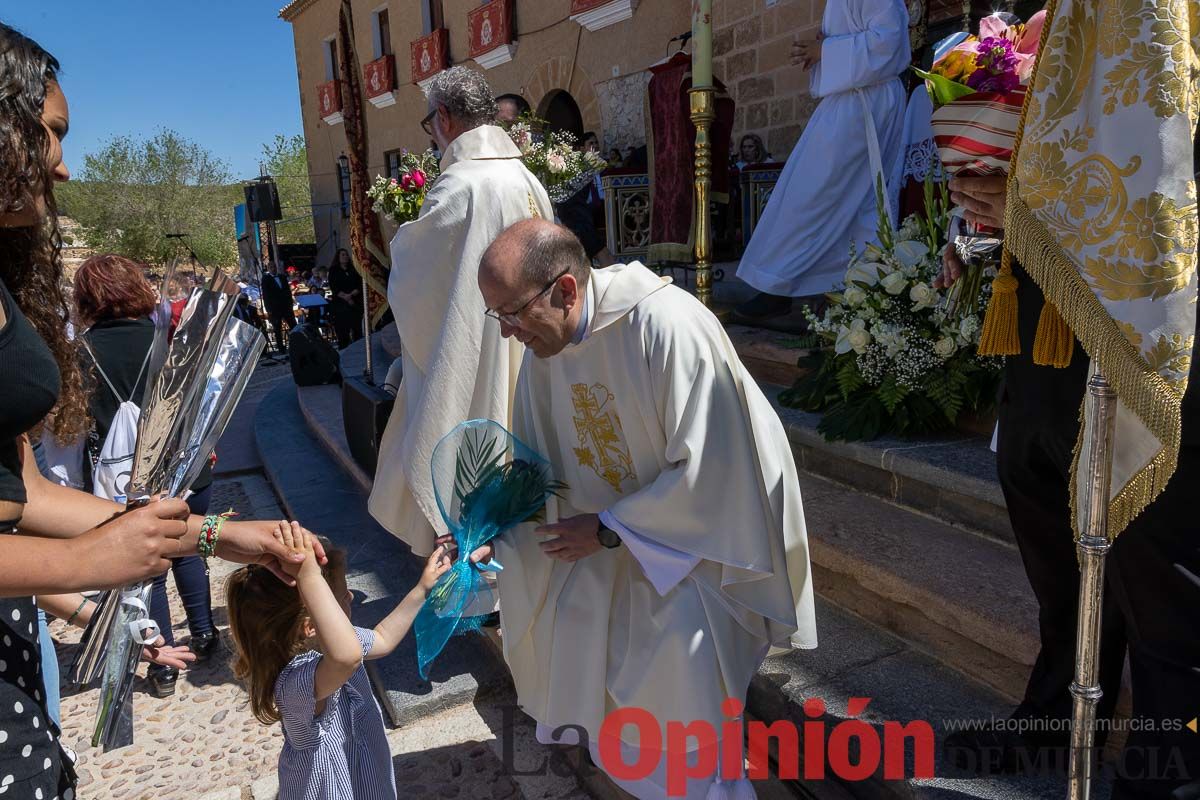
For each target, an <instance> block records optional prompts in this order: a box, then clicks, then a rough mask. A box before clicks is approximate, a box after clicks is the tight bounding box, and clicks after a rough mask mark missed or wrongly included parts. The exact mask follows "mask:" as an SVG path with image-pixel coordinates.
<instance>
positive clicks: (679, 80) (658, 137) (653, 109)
mask: <svg viewBox="0 0 1200 800" xmlns="http://www.w3.org/2000/svg"><path fill="white" fill-rule="evenodd" d="M650 72H651V74H652V75H653V77H652V78H651V79H650V85H649V86H648V87H647V89H646V92H647V102H646V106H647V114H646V127H647V132H646V133H647V135H646V144H647V148H646V149H647V155H648V158H649V169H650V193H651V200H650V203H651V211H650V250H649V253H648V255H647V260H648V261H650V262H652V263H659V262H664V261H675V262H680V263H691V261H692V260H693V251H694V249H695V243H696V232H695V214H694V213H693V208H694V206H695V193H694V189H693V175H694V170H695V164H696V126H695V125H693V124H692V119H691V103H690V101H689V99H688V91H689V90H690V89H691V88H692V59H691V56H690V55H689V54H687V53H682V52H680V53H676V54H675V55H674V56H672V57H671V58H669V59H667V60H666V61H664V62H662V63H661V64H656V65H654V66H652V67H651V68H650ZM713 83H714V84H715V88H716V90H717V98H716V112H717V119H716V121H715V122H714V123H713V125H712V128H711V129H710V131H709V141H710V142H711V143H712V163H713V170H712V194H711V197H712V199H713V200H714V201H716V202H719V203H727V202H729V185H730V184H729V170H728V169H727V168H726V165H727V163H728V161H729V147H730V143H731V141H732V139H733V109H734V102H733V98H731V97H730V96H729V95H728V94H727V93H726V91H725V85H724V84H723V83H721V82H720V81H718V80H714V81H713Z"/></svg>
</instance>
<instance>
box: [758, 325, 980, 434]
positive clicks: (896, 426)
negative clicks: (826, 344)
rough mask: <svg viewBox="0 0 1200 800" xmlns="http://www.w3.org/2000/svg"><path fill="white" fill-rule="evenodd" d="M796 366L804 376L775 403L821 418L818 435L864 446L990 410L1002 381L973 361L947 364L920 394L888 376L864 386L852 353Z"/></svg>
mask: <svg viewBox="0 0 1200 800" xmlns="http://www.w3.org/2000/svg"><path fill="white" fill-rule="evenodd" d="M799 365H800V366H801V367H803V368H806V369H807V370H808V372H807V374H805V375H804V377H802V378H800V379H799V380H798V381H796V383H795V385H793V386H792V387H791V388H790V389H788V390H786V391H784V392H782V393H781V394H780V395H779V402H780V403H782V404H783V405H785V406H788V407H789V408H799V409H801V410H803V411H808V412H810V413H823V415H824V416H823V417H822V419H821V422H820V424H819V425H818V426H817V430H818V431H820V433H821V435H822V436H824V437H825V438H826V439H829V440H843V441H867V440H870V439H875V438H877V437H879V436H882V435H884V434H891V435H896V436H902V437H907V436H921V435H926V434H931V433H939V432H942V431H946V430H949V429H951V428H953V427H954V425H955V423H956V422H957V421H958V417H959V415H960V414H962V413H963V412H964V411H972V412H975V413H981V412H985V411H987V410H989V409H990V408H991V407H992V405H993V403H994V402H995V397H996V390H997V388H998V387H999V382H1000V373H999V370H998V369H996V365H995V364H991V363H987V362H984V361H981V360H979V359H976V358H969V359H968V358H960V359H955V360H952V361H950V362H947V364H946V365H945V368H944V369H941V370H935V371H933V372H931V373H929V375H928V376H926V379H925V381H924V383H923V384H922V386H921V387H920V388H919V390H911V389H908V388H905V387H904V386H901V385H900V384H899V383H898V382H897V381H896V379H895V377H894V376H892V375H888V376H886V377H885V378H884V379H883V381H882V382H881V383H880V384H879V385H878V386H871V385H868V383H867V382H866V381H865V380H864V379H863V377H862V375H861V373H860V372H859V370H858V361H857V359H856V357H855V354H854V353H853V352H849V353H843V354H842V355H838V354H836V353H835V352H834V351H833V350H832V349H829V348H827V349H825V350H819V351H814V352H813V353H811V354H809V355H807V356H805V357H803V358H801V359H800V362H799Z"/></svg>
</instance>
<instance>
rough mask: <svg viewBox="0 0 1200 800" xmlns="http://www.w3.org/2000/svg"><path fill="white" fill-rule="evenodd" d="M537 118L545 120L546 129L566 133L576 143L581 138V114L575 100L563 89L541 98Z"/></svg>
mask: <svg viewBox="0 0 1200 800" xmlns="http://www.w3.org/2000/svg"><path fill="white" fill-rule="evenodd" d="M538 116H539V117H541V118H542V119H544V120H546V127H547V128H548V129H549V130H551V131H566V132H567V133H570V134H572V135H573V136H574V137H575V140H576V141H579V140H581V139H582V138H583V114H582V113H581V112H580V111H579V104H578V103H576V102H575V98H574V97H571V93H570V92H568V91H566V90H565V89H555V90H553V91H552V92H550V93H549V94H547V95H546V96H545V97H544V98H542V102H541V103H540V104H539V106H538Z"/></svg>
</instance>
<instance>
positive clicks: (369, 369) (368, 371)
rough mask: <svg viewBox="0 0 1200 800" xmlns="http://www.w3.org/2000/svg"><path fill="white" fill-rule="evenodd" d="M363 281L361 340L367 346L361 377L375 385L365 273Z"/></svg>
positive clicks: (369, 308) (370, 384) (369, 310)
mask: <svg viewBox="0 0 1200 800" xmlns="http://www.w3.org/2000/svg"><path fill="white" fill-rule="evenodd" d="M362 281H363V290H362V291H363V294H362V302H363V323H362V326H363V342H364V343H365V344H366V346H367V366H366V368H365V369H364V370H363V377H364V378H366V379H367V385H368V386H374V385H375V365H374V363H373V359H372V356H371V304H370V303H369V302H368V298H369V295H368V294H367V293H368V292H369V291H370V287H369V286H367V273H366V272H364V273H363V276H362Z"/></svg>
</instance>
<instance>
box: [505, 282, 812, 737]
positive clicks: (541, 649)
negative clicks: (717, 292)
mask: <svg viewBox="0 0 1200 800" xmlns="http://www.w3.org/2000/svg"><path fill="white" fill-rule="evenodd" d="M587 291H588V293H589V295H590V302H591V304H592V305H591V308H592V313H591V315H590V319H589V320H588V323H587V328H586V330H585V334H584V338H583V340H582V341H581V342H580V343H578V344H575V345H571V346H569V347H567V348H566V349H565V350H563V351H562V352H561V353H559V354H558V355H556V356H554V357H552V358H548V359H537V358H535V357H534V356H533V355H532V353H526V355H525V359H524V363H523V366H522V370H521V377H520V380H519V383H518V387H517V395H516V400H515V408H514V416H513V425H514V433H516V435H517V436H518V438H520V439H522V440H523V441H524V442H526V443H527V444H529V445H530V446H532V447H534V448H535V449H536V450H538V451H539V452H540V453H542V455H544V456H546V457H547V458H548V459H549V460H550V462H551V463H552V465H553V469H554V474H555V477H556V478H558V479H560V480H562V481H565V482H566V483H567V485H568V489H567V490H566V491H565V492H564V493H563V497H562V498H561V499H556V498H551V501H550V502H549V503H548V504H547V519H548V521H551V522H553V521H556V520H558V519H563V518H566V517H571V516H575V515H577V514H584V513H601V512H606V518H612V519H614V520H616V521H617V522H618V523H619V524H620V526H621V527H622V528H623V529H627V531H629V532H632V533H633V534H634V535H635V537H636V540H637V541H636V542H634V547H633V548H632V549H631V547H630V546H629V545H628V544H627V545H626V546H623V547H618V548H615V549H612V550H602V551H600V552H599V553H596V554H594V555H592V556H589V557H587V558H585V559H582V560H580V561H578V562H575V563H573V564H567V563H564V562H561V561H556V560H552V559H550V558H548V557H546V556H545V555H544V554H543V553H542V552H541V550H540V549H539V548H538V540H539V538H540V537H538V536H536V535H535V534H534V533H533V526H528V525H527V526H522V527H520V528H517V529H514V530H511V531H509V532H508V533H506V534H505V535H504V536H503V537H501V539H499V540H497V541H498V544H497V558H499V560H500V561H501V563H503V564H504V566H505V569H504V571H503V572H501V573H499V575H498V586H499V590H500V613H501V626H502V630H503V632H504V635H503V641H504V651H505V657H506V659H507V660H508V663H509V666H510V668H511V670H512V674H513V679H514V681H515V683H516V686H517V691H518V697H519V700H520V702H521V704H522V706H523V707H524V708H525V710H526V711H527V712H528V713H529V714H530V715H531V716H533V717H534V719H536V720H537V721H538V722H539V723H542V724H543V725H548V726H551V727H557V726H560V725H580V726H582V727H583V728H584V729H585V730H587V732H588V734H589V736H591V737H592V740H593V741H596V740H597V739H598V734H599V731H600V727H601V724H602V722H603V719H604V717H605V715H606V714H608V713H609V712H611V711H613V710H614V709H616V708H618V707H629V706H636V707H640V708H643V709H646V710H648V711H650V712H651V713H652V714H654V716H655V717H656V719H658V720H659V722H660V725H664V726H665V724H666V723H667V722H668V721H680V722H690V721H695V720H706V721H708V722H710V723H711V724H713V725H714V726H715V729H716V730H720V724H721V722H722V721H723V720H724V719H725V717H724V716H723V715H722V712H721V709H720V704H721V702H722V701H723V700H725V699H726V698H728V697H733V698H736V699H738V700H740V701H743V702H744V701H745V698H746V691H747V689H748V687H749V683H750V679H751V678H752V677H753V675H754V673H755V671H756V670H757V668H758V666H759V663H760V662H761V660H762V658H763V656H764V655H765V653H766V651H767V648H768V647H769V646H770V645H777V646H789V645H790V646H794V647H806V648H811V647H815V646H816V623H815V614H814V607H813V593H812V579H811V574H810V568H809V557H808V543H807V536H806V532H805V526H804V513H803V508H802V506H801V499H800V488H799V483H798V481H797V475H796V468H795V464H794V462H793V460H792V454H791V450H790V448H789V445H788V440H787V436H786V435H785V433H784V430H783V426H782V423H781V422H780V421H779V418H778V416H777V415H776V413H775V411H774V410H773V409H772V407H771V405H770V403H769V401H768V400H767V399H766V398H765V397H764V396H763V394H762V392H761V391H760V390H759V388H758V386H757V385H756V384H755V383H754V381H753V379H752V378H751V377H750V376H749V374H748V373H747V372H746V371H745V368H744V367H743V366H742V364H741V362H740V361H739V360H738V357H737V354H736V352H735V351H734V348H733V344H732V343H731V342H730V341H729V339H728V337H727V336H726V335H725V332H724V329H723V328H722V327H721V325H720V323H719V322H718V321H717V320H716V318H715V317H713V315H712V314H711V313H710V312H709V311H708V310H707V309H705V308H704V307H703V306H701V305H700V303H699V302H698V301H697V300H695V298H693V297H692V296H691V295H690V294H688V293H687V292H684V291H682V290H680V289H679V288H677V287H674V286H671V285H670V284H669V282H664V280H663V279H661V278H659V277H658V276H657V275H655V274H654V273H652V272H650V271H649V270H648V269H646V268H645V267H643V266H642V265H641V264H637V263H633V264H629V265H617V266H614V267H609V268H606V269H602V270H593V272H592V279H591V280H590V281H589V285H588V289H587ZM656 551H657V554H656ZM647 570H649V571H651V572H652V573H657V575H658V577H662V576H664V575H668V576H669V577H667V578H666V579H665V580H657V579H656V581H655V582H652V581H651V579H650V578H649V577H648V576H647ZM655 583H657V584H658V586H657V587H656V585H655ZM622 738H623V740H624V741H625V743H626V744H628V745H632V746H635V747H636V746H637V745H638V740H637V735H636V731H635V730H634V729H633V728H631V727H627V728H626V729H625V730H624V731H623V733H622Z"/></svg>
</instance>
